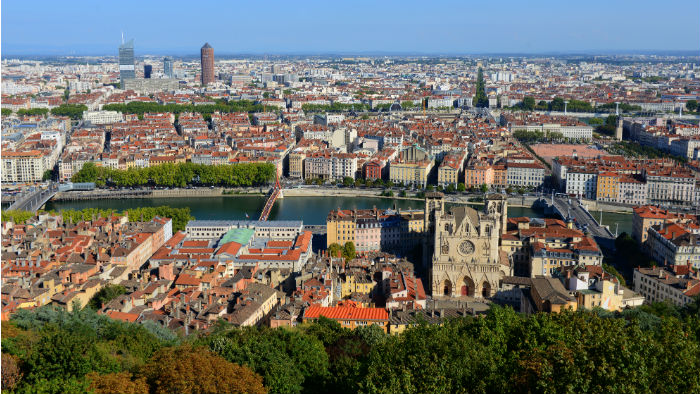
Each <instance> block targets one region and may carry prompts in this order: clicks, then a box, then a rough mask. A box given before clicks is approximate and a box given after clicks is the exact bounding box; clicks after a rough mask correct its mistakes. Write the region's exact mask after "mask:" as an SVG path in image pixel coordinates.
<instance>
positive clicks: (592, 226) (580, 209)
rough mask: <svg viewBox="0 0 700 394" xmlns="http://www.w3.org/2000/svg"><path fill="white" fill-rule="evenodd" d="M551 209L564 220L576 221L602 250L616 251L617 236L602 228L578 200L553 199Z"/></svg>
mask: <svg viewBox="0 0 700 394" xmlns="http://www.w3.org/2000/svg"><path fill="white" fill-rule="evenodd" d="M549 207H550V209H552V210H553V211H554V212H555V213H557V214H558V215H559V216H561V217H562V218H563V219H568V218H571V219H575V221H576V223H577V224H578V225H579V226H581V228H585V229H586V231H587V232H588V233H589V234H590V235H591V236H592V237H593V239H595V241H596V242H597V243H598V245H599V246H600V247H601V248H605V249H609V250H615V236H614V235H613V233H612V232H610V229H609V228H608V227H605V226H601V225H600V224H599V223H598V221H597V220H596V219H595V217H593V215H591V213H590V212H588V210H587V209H586V208H585V207H584V206H582V205H581V204H580V203H579V202H578V201H577V200H575V199H570V198H569V197H552V199H551V202H550V203H549Z"/></svg>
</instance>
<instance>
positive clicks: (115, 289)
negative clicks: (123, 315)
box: [88, 285, 126, 310]
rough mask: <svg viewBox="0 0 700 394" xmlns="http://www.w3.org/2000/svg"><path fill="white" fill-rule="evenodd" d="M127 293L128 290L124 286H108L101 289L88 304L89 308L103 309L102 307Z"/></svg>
mask: <svg viewBox="0 0 700 394" xmlns="http://www.w3.org/2000/svg"><path fill="white" fill-rule="evenodd" d="M125 293H126V288H125V287H124V286H122V285H107V286H105V287H103V288H101V289H100V291H98V292H97V293H96V294H95V295H94V296H92V298H91V299H90V301H89V302H88V306H89V307H91V308H93V309H98V310H99V309H102V306H103V305H104V304H106V303H108V302H110V301H112V300H113V299H115V298H117V297H119V296H120V295H122V294H125Z"/></svg>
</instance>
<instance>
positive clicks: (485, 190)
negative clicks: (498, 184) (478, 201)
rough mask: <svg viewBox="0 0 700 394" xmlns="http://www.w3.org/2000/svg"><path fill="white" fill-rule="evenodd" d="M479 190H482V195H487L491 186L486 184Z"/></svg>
mask: <svg viewBox="0 0 700 394" xmlns="http://www.w3.org/2000/svg"><path fill="white" fill-rule="evenodd" d="M479 190H481V192H482V193H486V192H487V191H489V185H487V184H485V183H484V184H482V185H481V188H480V189H479Z"/></svg>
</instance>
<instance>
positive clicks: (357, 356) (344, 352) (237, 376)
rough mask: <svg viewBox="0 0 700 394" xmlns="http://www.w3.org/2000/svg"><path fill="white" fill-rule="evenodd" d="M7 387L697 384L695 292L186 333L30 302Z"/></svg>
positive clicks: (169, 389)
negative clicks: (435, 320)
mask: <svg viewBox="0 0 700 394" xmlns="http://www.w3.org/2000/svg"><path fill="white" fill-rule="evenodd" d="M2 324H3V326H2V330H3V341H2V359H3V365H2V366H3V368H2V381H3V389H4V390H7V392H10V393H29V392H42V393H62V392H71V393H84V392H87V391H92V392H94V393H108V392H113V391H114V390H115V388H117V387H118V388H119V390H120V392H123V393H148V392H151V393H175V392H177V393H193V392H198V393H218V392H231V393H243V392H249V393H265V392H270V393H282V394H285V393H329V392H332V393H340V394H344V393H578V392H588V393H608V392H630V393H647V392H652V393H677V392H678V393H691V392H698V391H700V375H699V374H698V373H697V371H698V368H700V341H699V340H698V335H700V318H699V317H698V302H697V301H696V302H694V303H692V304H690V305H689V306H687V307H685V308H676V307H673V306H671V305H670V304H653V305H651V306H644V307H640V308H637V309H630V310H625V311H624V312H621V313H611V312H607V311H603V310H594V311H586V312H584V311H579V312H564V313H561V314H536V315H532V316H525V315H522V314H519V313H516V312H514V311H513V310H512V309H511V308H508V307H498V306H494V307H492V308H491V309H490V310H489V311H488V312H487V314H486V315H485V316H484V317H475V318H471V317H467V318H455V319H451V320H447V321H445V322H444V324H442V325H428V324H427V323H425V321H424V320H420V319H418V321H417V322H416V324H415V325H414V326H412V327H409V328H407V329H406V330H405V331H404V332H403V333H401V334H398V335H389V334H385V333H384V332H383V331H382V330H381V329H380V328H378V327H377V326H363V327H358V328H356V329H355V330H349V329H346V328H342V327H341V326H340V324H339V323H337V322H335V321H332V320H329V319H325V318H320V319H319V320H318V321H316V322H314V323H305V324H302V325H300V326H297V327H295V328H277V329H270V328H265V327H245V328H236V327H233V326H231V325H230V324H228V323H226V322H224V321H219V322H218V323H216V324H215V325H214V327H212V328H210V330H208V331H207V332H198V333H195V334H193V335H190V336H188V337H183V336H181V335H175V334H174V333H173V332H172V331H169V330H167V329H165V328H163V327H161V326H160V325H159V324H157V323H154V322H145V323H143V324H138V323H133V324H132V323H124V322H120V321H114V320H111V319H109V318H107V317H105V316H103V315H99V314H97V313H95V312H94V310H93V309H91V308H86V309H83V310H80V309H79V308H77V309H76V310H74V311H73V312H65V311H64V310H62V309H57V308H54V307H51V306H44V307H40V308H36V309H34V310H21V311H19V312H18V313H16V314H15V315H13V316H12V319H11V321H9V322H3V323H2Z"/></svg>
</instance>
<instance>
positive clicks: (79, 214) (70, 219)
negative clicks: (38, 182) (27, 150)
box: [2, 205, 194, 232]
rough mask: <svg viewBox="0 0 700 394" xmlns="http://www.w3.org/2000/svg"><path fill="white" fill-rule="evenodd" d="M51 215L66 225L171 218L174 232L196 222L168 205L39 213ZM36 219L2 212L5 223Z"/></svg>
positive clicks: (185, 211)
mask: <svg viewBox="0 0 700 394" xmlns="http://www.w3.org/2000/svg"><path fill="white" fill-rule="evenodd" d="M42 213H49V214H51V215H61V217H62V219H63V222H64V223H79V222H83V221H90V220H95V219H97V218H108V217H110V216H112V215H117V216H124V215H126V216H127V217H128V219H129V221H130V222H149V221H151V220H152V219H153V218H154V217H156V216H158V217H161V218H170V219H172V221H173V232H177V231H180V230H184V229H185V227H186V226H187V222H189V221H190V220H194V216H192V214H191V213H190V208H189V207H185V208H173V207H170V206H167V205H162V206H158V207H139V208H131V209H127V210H125V211H122V212H119V211H117V210H115V209H99V208H85V209H81V210H75V209H64V210H62V211H60V212H58V213H57V212H56V211H53V210H51V211H39V214H42ZM32 217H34V213H33V212H31V211H17V210H5V211H2V221H3V222H13V223H15V224H24V223H26V221H27V220H29V219H31V218H32Z"/></svg>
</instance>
